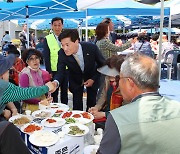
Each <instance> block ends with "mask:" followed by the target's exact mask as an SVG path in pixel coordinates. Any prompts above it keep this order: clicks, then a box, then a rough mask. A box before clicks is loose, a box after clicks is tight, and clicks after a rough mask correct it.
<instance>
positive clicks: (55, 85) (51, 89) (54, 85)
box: [45, 81, 58, 93]
mask: <svg viewBox="0 0 180 154" xmlns="http://www.w3.org/2000/svg"><path fill="white" fill-rule="evenodd" d="M45 85H46V86H48V87H49V92H50V93H53V92H55V90H56V89H57V88H58V83H57V82H56V81H53V82H51V81H49V82H47V83H46V84H45Z"/></svg>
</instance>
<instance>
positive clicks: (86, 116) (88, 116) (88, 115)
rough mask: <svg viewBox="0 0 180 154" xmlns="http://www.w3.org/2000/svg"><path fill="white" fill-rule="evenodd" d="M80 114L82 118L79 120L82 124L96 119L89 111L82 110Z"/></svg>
mask: <svg viewBox="0 0 180 154" xmlns="http://www.w3.org/2000/svg"><path fill="white" fill-rule="evenodd" d="M80 114H81V115H82V119H81V120H80V121H79V122H80V123H82V124H88V123H90V122H91V121H93V119H94V116H93V115H92V114H91V113H89V112H85V111H82V112H81V113H80Z"/></svg>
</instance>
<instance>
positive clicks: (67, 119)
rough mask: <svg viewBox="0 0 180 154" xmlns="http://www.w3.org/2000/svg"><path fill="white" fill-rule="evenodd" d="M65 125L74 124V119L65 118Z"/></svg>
mask: <svg viewBox="0 0 180 154" xmlns="http://www.w3.org/2000/svg"><path fill="white" fill-rule="evenodd" d="M65 120H66V124H70V123H76V120H75V119H74V118H66V119H65Z"/></svg>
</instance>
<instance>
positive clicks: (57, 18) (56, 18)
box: [51, 17, 64, 24]
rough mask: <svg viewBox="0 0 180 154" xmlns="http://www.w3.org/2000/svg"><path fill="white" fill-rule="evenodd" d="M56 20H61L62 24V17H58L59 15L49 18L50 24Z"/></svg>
mask: <svg viewBox="0 0 180 154" xmlns="http://www.w3.org/2000/svg"><path fill="white" fill-rule="evenodd" d="M58 20H61V23H62V24H63V22H64V21H63V18H60V17H54V18H52V20H51V24H53V22H54V21H58Z"/></svg>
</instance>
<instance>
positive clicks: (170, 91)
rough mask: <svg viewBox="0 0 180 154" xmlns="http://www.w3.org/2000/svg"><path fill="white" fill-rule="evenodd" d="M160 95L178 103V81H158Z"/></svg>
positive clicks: (179, 83) (179, 85)
mask: <svg viewBox="0 0 180 154" xmlns="http://www.w3.org/2000/svg"><path fill="white" fill-rule="evenodd" d="M159 92H160V94H162V95H163V96H166V97H169V98H171V99H174V100H177V101H179V102H180V81H179V80H167V79H163V80H160V89H159Z"/></svg>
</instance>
